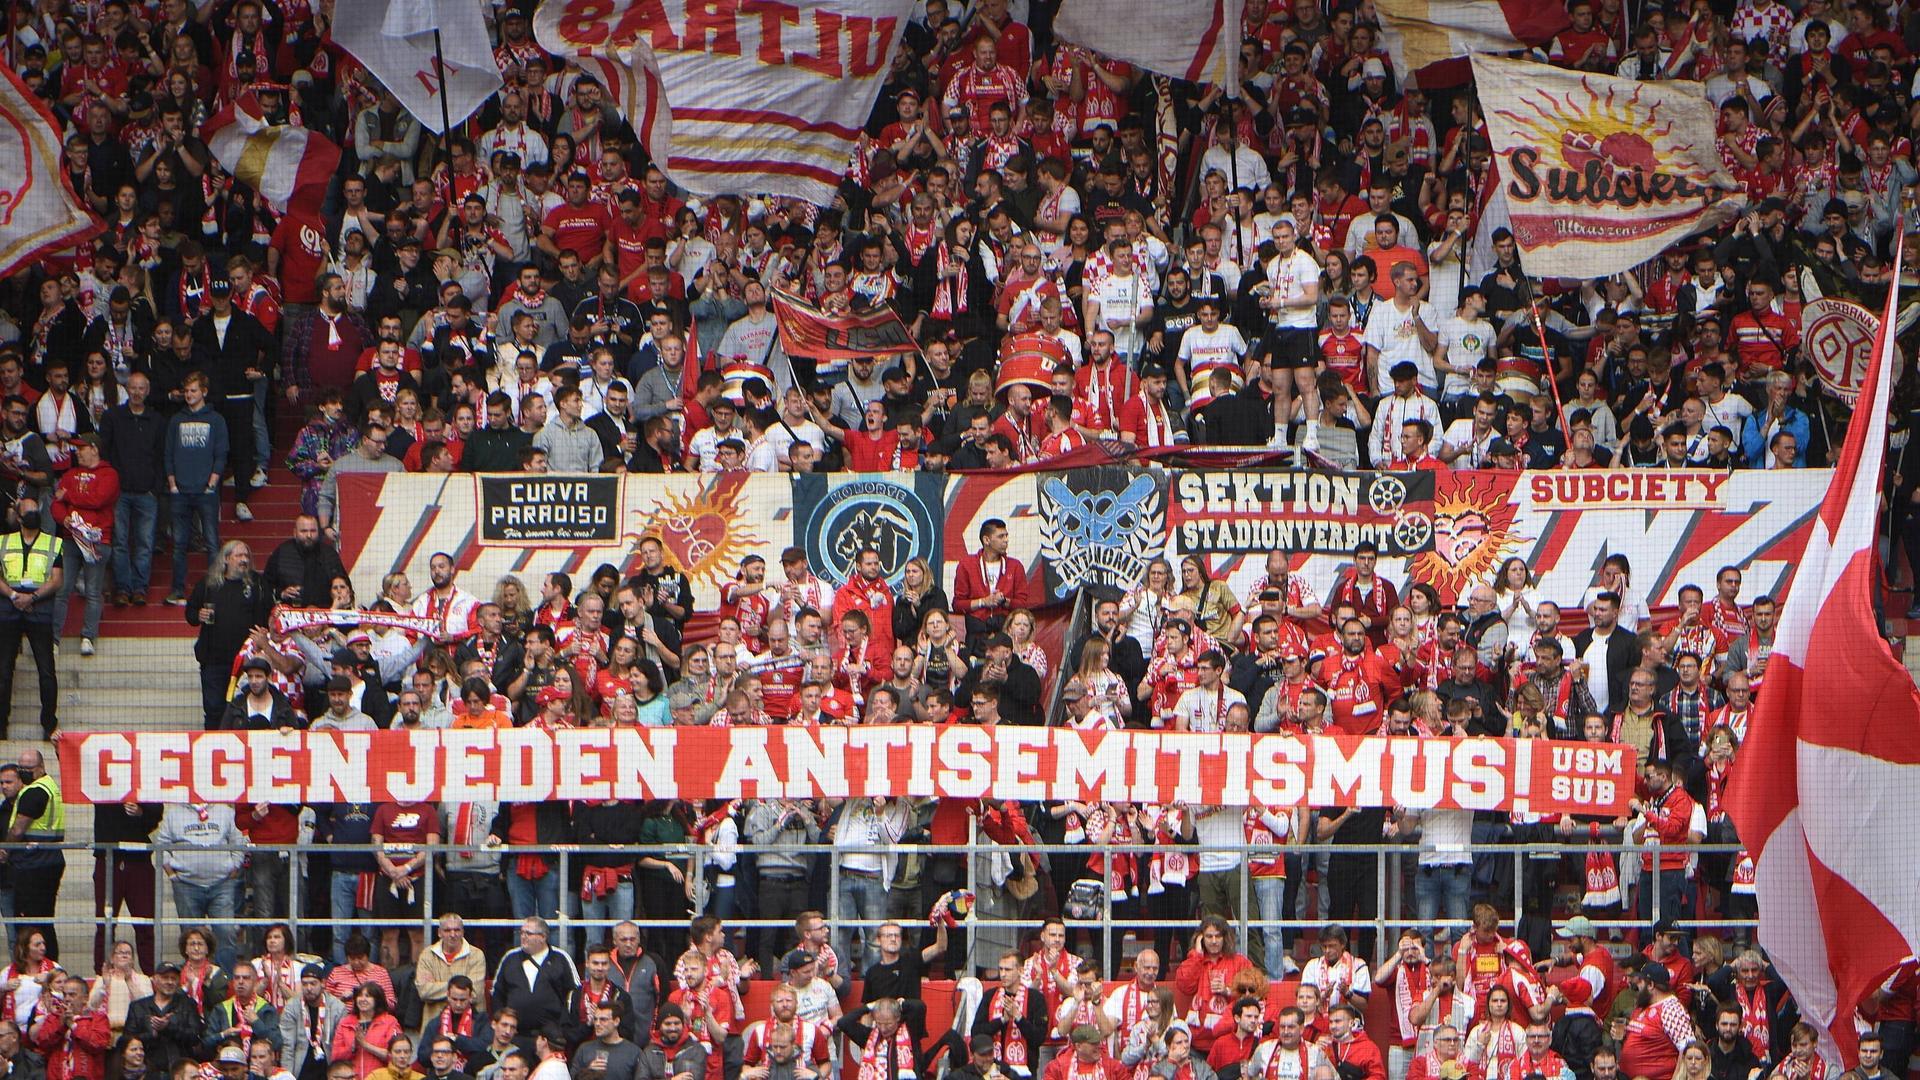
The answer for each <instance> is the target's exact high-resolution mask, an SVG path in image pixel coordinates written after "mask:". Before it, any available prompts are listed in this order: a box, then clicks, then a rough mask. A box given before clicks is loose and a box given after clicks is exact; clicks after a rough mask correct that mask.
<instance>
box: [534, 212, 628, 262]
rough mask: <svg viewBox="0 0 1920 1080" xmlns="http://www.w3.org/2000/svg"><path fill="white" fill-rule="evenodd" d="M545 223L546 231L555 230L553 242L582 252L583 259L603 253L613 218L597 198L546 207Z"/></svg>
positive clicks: (568, 249) (595, 257)
mask: <svg viewBox="0 0 1920 1080" xmlns="http://www.w3.org/2000/svg"><path fill="white" fill-rule="evenodd" d="M545 224H546V229H547V231H548V232H549V233H551V234H553V243H554V246H556V247H558V248H559V249H560V250H561V251H571V252H573V253H574V254H575V255H578V256H580V261H581V262H583V263H586V262H592V261H593V260H595V259H597V258H599V257H600V255H601V253H602V251H603V250H604V244H605V241H606V238H607V234H608V233H609V232H610V231H612V229H613V220H612V218H611V217H610V216H609V215H608V214H607V208H606V207H605V206H604V205H602V204H600V203H595V202H589V203H587V204H586V205H585V206H574V205H573V204H571V203H562V204H561V205H559V206H556V207H554V208H553V209H551V210H549V211H547V220H546V223H545Z"/></svg>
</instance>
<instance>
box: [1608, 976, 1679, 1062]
mask: <svg viewBox="0 0 1920 1080" xmlns="http://www.w3.org/2000/svg"><path fill="white" fill-rule="evenodd" d="M1630 985H1631V986H1632V987H1633V991H1634V1010H1633V1015H1632V1016H1631V1017H1629V1018H1628V1020H1627V1036H1626V1038H1625V1039H1624V1040H1623V1041H1622V1042H1621V1044H1620V1072H1621V1073H1622V1074H1624V1075H1626V1076H1636V1077H1637V1076H1648V1077H1652V1076H1671V1075H1673V1071H1674V1068H1675V1066H1676V1065H1678V1064H1679V1061H1680V1051H1681V1049H1682V1048H1684V1047H1685V1046H1686V1045H1687V1044H1688V1043H1690V1042H1693V1041H1694V1040H1695V1033H1694V1028H1693V1018H1692V1017H1691V1016H1689V1015H1688V1014H1687V1007H1686V1006H1685V1005H1682V1004H1681V1003H1680V999H1679V998H1677V997H1674V996H1673V987H1672V985H1671V983H1670V982H1669V980H1668V977H1667V969H1666V968H1665V967H1663V966H1662V965H1660V964H1644V965H1642V966H1641V968H1640V970H1639V971H1638V972H1636V973H1635V974H1634V976H1633V978H1632V980H1631V981H1630ZM1594 1064H1595V1065H1596V1066H1598V1064H1599V1060H1598V1059H1597V1058H1596V1059H1595V1062H1594ZM1596 1071H1597V1070H1596Z"/></svg>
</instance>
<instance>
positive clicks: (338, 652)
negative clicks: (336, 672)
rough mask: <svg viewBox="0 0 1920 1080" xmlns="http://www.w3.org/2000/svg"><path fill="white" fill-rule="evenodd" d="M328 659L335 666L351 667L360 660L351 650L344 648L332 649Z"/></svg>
mask: <svg viewBox="0 0 1920 1080" xmlns="http://www.w3.org/2000/svg"><path fill="white" fill-rule="evenodd" d="M328 660H329V661H331V662H332V663H333V664H334V666H336V667H353V666H354V665H356V664H358V663H359V662H360V658H359V657H357V656H355V655H353V651H352V650H350V649H344V648H341V649H335V650H333V655H332V656H330V657H328Z"/></svg>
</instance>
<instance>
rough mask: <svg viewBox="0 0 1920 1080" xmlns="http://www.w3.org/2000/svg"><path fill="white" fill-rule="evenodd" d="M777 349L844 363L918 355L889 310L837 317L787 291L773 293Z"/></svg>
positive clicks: (903, 325)
mask: <svg viewBox="0 0 1920 1080" xmlns="http://www.w3.org/2000/svg"><path fill="white" fill-rule="evenodd" d="M773 314H774V317H775V318H776V319H777V320H778V325H779V327H780V347H781V348H783V349H785V350H786V352H787V355H788V356H808V357H812V358H813V359H815V360H818V361H821V362H822V364H823V365H825V364H844V363H846V362H847V361H849V360H852V359H854V358H855V357H858V356H903V355H905V354H907V353H912V352H918V351H919V347H918V346H916V345H915V344H914V343H913V335H912V334H910V333H908V332H907V324H906V323H904V322H901V321H900V313H899V312H897V311H895V310H893V309H892V308H890V307H881V308H875V309H874V310H872V311H867V312H862V313H860V314H854V313H851V312H849V313H847V314H843V315H836V314H834V313H832V312H829V311H827V310H826V309H824V308H822V307H820V306H819V305H818V304H813V303H810V302H808V301H806V300H803V299H801V298H800V297H798V296H795V295H794V294H792V293H789V292H783V291H781V290H779V289H775V290H773Z"/></svg>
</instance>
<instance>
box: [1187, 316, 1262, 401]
mask: <svg viewBox="0 0 1920 1080" xmlns="http://www.w3.org/2000/svg"><path fill="white" fill-rule="evenodd" d="M1245 355H1247V339H1246V338H1243V337H1241V336H1240V331H1239V330H1237V329H1235V328H1234V327H1232V326H1228V325H1227V324H1226V323H1221V324H1220V325H1219V326H1217V327H1214V328H1213V329H1212V330H1210V331H1209V330H1206V329H1203V328H1201V327H1199V326H1195V327H1193V328H1192V329H1190V330H1188V331H1187V332H1186V333H1184V334H1182V335H1180V360H1181V361H1182V362H1183V363H1185V364H1186V365H1187V375H1188V377H1189V378H1190V379H1191V381H1192V384H1193V386H1194V388H1195V389H1196V390H1198V388H1199V387H1202V386H1205V385H1206V380H1207V375H1208V372H1211V371H1212V370H1213V369H1214V368H1227V369H1228V370H1231V371H1236V372H1237V371H1239V370H1240V358H1241V357H1243V356H1245ZM1235 381H1236V382H1237V381H1238V380H1235Z"/></svg>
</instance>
